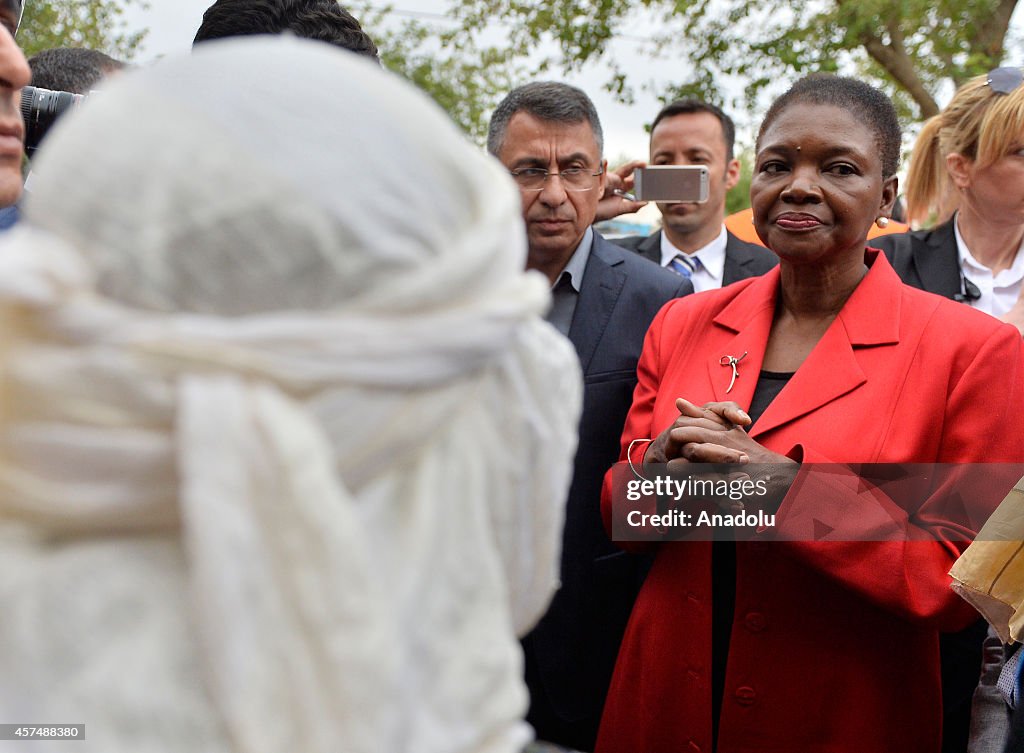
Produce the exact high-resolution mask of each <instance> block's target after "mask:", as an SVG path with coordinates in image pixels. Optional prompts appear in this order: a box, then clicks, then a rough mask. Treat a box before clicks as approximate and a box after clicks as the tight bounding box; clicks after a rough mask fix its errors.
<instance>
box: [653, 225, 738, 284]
mask: <svg viewBox="0 0 1024 753" xmlns="http://www.w3.org/2000/svg"><path fill="white" fill-rule="evenodd" d="M728 240H729V236H728V234H727V233H726V230H725V225H722V231H721V232H720V233H719V234H718V237H717V238H715V239H714V240H713V241H711V243H709V244H708V245H706V246H704V248H698V249H697V250H696V251H694V252H693V253H691V254H687V255H688V256H699V257H700V264H701V266H700V269H698V270H697V271H696V272H694V273H693V277H691V278H690V281H691V282H692V283H693V289H694V290H695V291H696V292H698V293H699V292H700V291H702V290H709V289H711V288H720V287H722V278H723V276H724V275H725V244H726V242H727V241H728ZM682 253H686V252H685V251H680V250H679V249H678V248H676V247H675V246H673V245H672V242H671V241H670V240H669V239H668V236H667V235H665V232H664V231H662V233H661V266H663V267H667V266H668V265H669V263H670V262H671V261H672V260H673V259H675V258H676V256H677V255H678V254H682Z"/></svg>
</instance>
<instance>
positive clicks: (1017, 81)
mask: <svg viewBox="0 0 1024 753" xmlns="http://www.w3.org/2000/svg"><path fill="white" fill-rule="evenodd" d="M1022 82H1024V68H1013V67H1003V68H994V69H992V70H991V71H989V72H988V78H987V79H986V80H985V83H986V84H987V85H988V87H989V88H990V89H992V91H994V92H995V93H996V94H1009V93H1010V92H1012V91H1013V90H1014V89H1016V88H1017V87H1018V86H1020V85H1021V83H1022Z"/></svg>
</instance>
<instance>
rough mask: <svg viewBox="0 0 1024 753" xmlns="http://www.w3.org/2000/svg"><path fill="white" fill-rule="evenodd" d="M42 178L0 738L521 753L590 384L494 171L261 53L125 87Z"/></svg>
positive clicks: (70, 136) (55, 145)
mask: <svg viewBox="0 0 1024 753" xmlns="http://www.w3.org/2000/svg"><path fill="white" fill-rule="evenodd" d="M34 170H35V176H34V184H33V192H32V195H31V197H30V199H29V200H28V203H27V206H26V209H25V214H26V217H27V219H28V222H27V224H25V225H24V226H22V227H20V228H17V229H15V230H14V231H12V232H11V233H10V234H9V235H8V236H7V240H6V241H5V242H3V244H2V245H0V367H2V369H3V371H2V375H3V381H2V382H0V387H2V391H0V406H2V410H3V415H2V423H0V516H2V519H3V520H5V521H6V524H5V525H4V526H3V527H2V535H3V541H2V542H0V598H2V599H3V604H4V610H3V614H0V710H2V711H3V712H4V713H3V714H2V715H3V716H4V717H5V719H8V720H12V719H15V718H17V719H24V720H26V721H36V722H39V721H44V720H45V721H47V722H58V721H59V722H62V723H72V722H82V723H85V724H86V725H87V736H86V742H85V743H75V747H76V750H78V749H81V750H82V753H85V751H92V750H95V751H102V752H103V753H116V752H117V751H132V753H143V752H145V751H153V752H154V753H156V751H159V752H160V753H170V752H173V751H177V750H182V751H186V750H187V751H189V753H196V752H197V751H222V750H232V751H239V752H244V753H285V752H286V751H287V752H292V751H301V752H302V753H327V751H332V752H335V751H344V752H345V753H362V752H363V751H365V752H366V753H371V752H372V753H401V752H402V751H416V752H417V753H430V752H432V751H514V750H518V749H519V748H520V747H521V746H522V745H523V744H524V743H525V742H526V741H527V740H528V738H529V731H528V728H526V727H525V725H524V724H523V723H521V722H520V721H519V720H520V719H521V717H522V715H523V713H524V711H525V708H526V693H525V689H524V686H523V683H522V680H521V673H522V667H521V662H522V659H521V655H520V651H519V646H518V642H517V641H516V635H517V634H519V635H521V634H522V633H523V632H525V631H526V630H527V629H529V627H531V626H532V624H533V623H534V622H535V621H536V620H537V619H538V618H539V616H540V615H541V614H542V613H543V611H544V609H545V607H546V605H547V602H548V600H549V598H550V596H551V594H552V592H553V590H554V588H555V587H556V583H557V567H558V557H559V547H560V542H561V528H562V521H563V505H564V497H565V494H566V492H567V489H568V483H569V477H570V473H571V468H570V466H571V459H572V456H573V453H574V450H575V442H576V435H575V431H576V420H577V418H578V414H579V409H580V375H579V369H578V366H577V365H576V363H575V355H574V354H573V353H572V350H571V348H570V346H569V345H568V343H567V341H565V340H564V339H563V338H561V337H560V336H558V335H557V334H556V333H555V332H554V331H553V330H552V329H551V328H550V327H549V326H548V325H546V324H545V323H543V322H542V321H541V320H540V319H539V318H538V315H539V314H541V313H542V312H543V310H544V308H545V306H546V305H547V301H548V293H547V289H546V285H545V283H544V281H543V280H542V279H541V278H540V277H539V276H536V275H532V274H530V275H527V274H524V273H522V271H521V270H522V268H523V265H524V260H525V241H524V234H523V228H522V220H521V217H520V214H519V200H518V196H517V194H516V192H515V189H514V187H513V186H512V184H511V182H510V180H509V179H508V177H507V176H506V175H503V174H502V173H503V171H502V170H501V169H500V167H499V166H498V165H497V163H496V162H494V161H493V160H491V159H490V158H488V157H486V156H485V155H483V154H482V153H480V152H479V151H478V150H476V149H475V148H473V147H472V146H470V145H469V144H468V143H467V142H466V141H465V140H464V139H463V137H462V135H461V134H459V133H458V132H457V130H456V129H455V128H454V126H452V125H451V124H450V122H449V121H448V120H447V118H446V117H445V116H444V115H443V113H441V112H440V110H438V109H437V108H436V107H435V106H434V105H433V104H432V103H430V102H429V101H428V100H427V99H426V98H425V97H424V96H423V95H421V94H419V93H418V92H416V91H414V90H413V89H412V88H411V87H410V86H408V85H406V84H404V83H402V82H400V81H399V80H397V79H396V78H394V77H392V76H390V75H388V74H386V73H384V72H382V71H381V70H380V69H379V68H377V67H376V66H374V65H373V64H372V63H371V62H369V61H366V60H363V59H362V58H358V57H357V56H354V55H349V54H346V53H344V52H341V51H338V50H334V49H333V48H330V47H328V46H326V45H321V44H314V43H309V42H302V41H297V40H293V39H286V38H250V39H245V40H236V41H231V42H226V43H221V44H209V45H204V46H203V47H202V48H201V49H200V50H199V51H198V52H197V53H196V54H195V55H193V56H191V57H187V58H182V59H174V60H168V61H165V62H163V63H161V64H159V65H157V66H155V67H154V68H152V69H151V70H147V71H142V72H138V73H133V74H126V75H124V76H121V77H118V79H117V80H114V81H112V82H111V83H110V85H109V86H108V87H106V89H105V91H103V92H102V93H100V94H97V95H94V96H93V97H92V98H90V101H89V102H88V103H87V105H86V106H85V107H84V108H83V109H82V111H81V113H76V114H75V116H74V117H73V118H68V119H67V122H66V123H61V124H59V125H58V126H57V128H55V129H54V132H53V133H52V134H51V135H50V136H49V137H48V139H47V143H46V146H45V148H44V149H43V150H42V152H41V154H40V156H39V157H38V158H37V161H36V163H35V165H34ZM204 688H205V692H204V691H203V689H204ZM211 700H212V707H211V704H210V701H211ZM33 745H36V743H33ZM39 750H46V748H45V747H40V748H39Z"/></svg>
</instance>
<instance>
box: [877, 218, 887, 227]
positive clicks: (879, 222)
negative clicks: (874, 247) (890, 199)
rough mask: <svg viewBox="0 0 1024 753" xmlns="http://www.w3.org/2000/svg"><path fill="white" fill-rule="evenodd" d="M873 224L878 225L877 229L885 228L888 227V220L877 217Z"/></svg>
mask: <svg viewBox="0 0 1024 753" xmlns="http://www.w3.org/2000/svg"><path fill="white" fill-rule="evenodd" d="M875 224H876V225H878V227H880V228H887V227H889V218H888V217H879V218H878V219H877V220H875Z"/></svg>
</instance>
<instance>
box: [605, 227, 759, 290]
mask: <svg viewBox="0 0 1024 753" xmlns="http://www.w3.org/2000/svg"><path fill="white" fill-rule="evenodd" d="M726 236H727V237H726V241H725V272H724V273H723V275H722V286H723V287H724V286H726V285H731V284H732V283H734V282H736V281H737V280H745V279H747V278H748V277H757V276H758V275H763V274H764V273H765V272H767V271H768V270H769V269H771V268H772V267H774V266H775V265H776V264H778V263H779V257H777V256H776V255H775V254H773V253H772V252H771V251H769V250H768V249H767V248H765V247H764V246H758V245H757V244H756V243H747V242H746V241H741V240H740V239H739V238H737V237H736V236H735V235H733V234H732V233H729V232H727V233H726ZM615 243H617V244H618V245H620V246H622V247H623V248H628V249H630V250H631V251H636V252H637V253H638V254H640V255H641V256H643V257H644V258H647V259H650V260H651V261H653V262H654V263H655V264H661V231H660V230H658V231H657V232H655V233H652V234H651V235H648V236H647V237H646V238H644V237H642V236H639V235H635V236H632V237H630V238H616V239H615Z"/></svg>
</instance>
